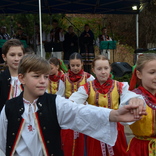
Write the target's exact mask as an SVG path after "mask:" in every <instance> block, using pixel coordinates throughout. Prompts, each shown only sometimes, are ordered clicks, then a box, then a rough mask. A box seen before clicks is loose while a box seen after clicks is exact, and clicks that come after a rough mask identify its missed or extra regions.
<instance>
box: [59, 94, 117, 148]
mask: <svg viewBox="0 0 156 156" xmlns="http://www.w3.org/2000/svg"><path fill="white" fill-rule="evenodd" d="M56 109H57V116H58V122H59V124H60V126H61V128H62V129H72V130H75V131H78V132H81V133H83V134H86V135H88V136H91V137H93V138H95V139H97V140H100V141H102V142H105V143H107V144H109V145H111V146H113V145H114V144H115V142H116V138H117V127H116V123H115V122H109V114H110V111H111V109H107V108H102V107H96V106H92V105H83V104H77V103H75V102H72V101H71V100H69V99H65V98H64V97H61V96H59V95H57V97H56Z"/></svg>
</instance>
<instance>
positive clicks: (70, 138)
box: [61, 53, 94, 156]
mask: <svg viewBox="0 0 156 156" xmlns="http://www.w3.org/2000/svg"><path fill="white" fill-rule="evenodd" d="M69 67H70V69H69V71H68V72H67V73H65V74H64V76H63V77H62V81H63V82H64V87H65V94H64V95H65V97H66V98H69V97H70V95H71V94H72V93H73V92H76V91H77V90H78V88H79V86H80V85H83V84H85V83H86V82H88V81H92V80H94V77H93V76H92V75H91V74H89V73H87V72H85V71H84V70H83V69H82V68H83V62H82V57H81V55H80V54H79V53H73V54H72V55H70V58H69ZM61 133H62V134H61V135H62V144H63V150H64V155H65V156H80V155H83V154H84V135H83V134H81V133H78V132H76V131H73V130H62V132H61Z"/></svg>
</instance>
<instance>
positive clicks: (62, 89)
mask: <svg viewBox="0 0 156 156" xmlns="http://www.w3.org/2000/svg"><path fill="white" fill-rule="evenodd" d="M64 93H65V85H64V82H63V81H62V80H59V87H58V91H57V92H56V95H61V96H64Z"/></svg>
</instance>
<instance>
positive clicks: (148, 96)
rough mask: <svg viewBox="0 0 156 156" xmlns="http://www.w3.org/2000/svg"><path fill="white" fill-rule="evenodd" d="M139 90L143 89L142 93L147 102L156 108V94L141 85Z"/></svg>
mask: <svg viewBox="0 0 156 156" xmlns="http://www.w3.org/2000/svg"><path fill="white" fill-rule="evenodd" d="M138 89H139V90H141V93H142V94H143V96H144V97H145V101H146V104H147V105H148V106H149V107H150V108H152V109H154V110H156V96H155V95H153V94H151V93H150V92H149V91H148V90H146V89H145V88H144V87H142V86H139V87H138Z"/></svg>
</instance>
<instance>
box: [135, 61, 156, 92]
mask: <svg viewBox="0 0 156 156" xmlns="http://www.w3.org/2000/svg"><path fill="white" fill-rule="evenodd" d="M137 76H138V78H139V79H141V82H142V86H143V87H144V88H145V89H147V90H148V91H149V92H151V93H152V94H153V95H155V94H156V60H153V61H149V62H147V63H146V64H145V65H144V68H143V69H142V71H141V72H139V71H137Z"/></svg>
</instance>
